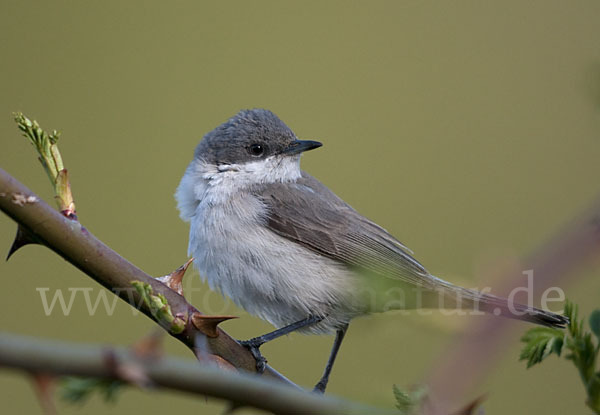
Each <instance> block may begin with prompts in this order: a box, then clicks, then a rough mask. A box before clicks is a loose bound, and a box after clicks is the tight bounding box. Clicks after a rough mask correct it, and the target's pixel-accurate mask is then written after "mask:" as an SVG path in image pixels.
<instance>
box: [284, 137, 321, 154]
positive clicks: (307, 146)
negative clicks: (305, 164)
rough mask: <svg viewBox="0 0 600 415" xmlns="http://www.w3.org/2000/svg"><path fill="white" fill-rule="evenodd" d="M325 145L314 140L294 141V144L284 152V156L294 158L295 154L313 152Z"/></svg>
mask: <svg viewBox="0 0 600 415" xmlns="http://www.w3.org/2000/svg"><path fill="white" fill-rule="evenodd" d="M322 145H323V144H322V143H319V142H318V141H312V140H294V141H292V143H291V144H290V145H289V146H288V148H286V149H285V150H283V154H286V155H288V156H293V155H295V154H300V153H302V152H304V151H308V150H313V149H315V148H319V147H321V146H322Z"/></svg>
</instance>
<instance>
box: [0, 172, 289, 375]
mask: <svg viewBox="0 0 600 415" xmlns="http://www.w3.org/2000/svg"><path fill="white" fill-rule="evenodd" d="M0 210H2V211H3V212H4V213H6V214H7V215H8V216H9V217H11V218H12V219H13V220H14V221H15V222H17V223H18V224H19V226H20V227H21V228H22V229H24V230H25V231H27V232H28V233H29V234H30V235H31V236H32V237H33V238H34V239H35V240H36V241H37V242H39V243H40V244H43V245H45V246H47V247H48V248H50V249H51V250H53V251H54V252H56V253H57V254H58V255H60V256H61V257H63V258H64V259H66V260H67V261H68V262H70V263H71V264H73V265H74V266H75V267H77V268H79V269H80V270H81V271H83V272H84V273H85V274H87V275H88V276H90V277H91V278H92V279H94V280H95V281H96V282H98V283H100V284H101V285H103V286H104V287H106V288H107V289H109V290H111V291H112V292H113V293H114V294H116V295H118V296H119V297H120V298H121V299H123V300H125V301H126V302H127V303H129V304H130V305H131V306H133V307H138V308H139V309H140V310H141V311H142V312H143V313H144V314H146V315H147V316H148V317H149V318H151V319H152V320H154V321H156V322H157V323H159V324H160V321H158V320H157V318H156V317H155V316H154V315H153V313H152V310H151V309H150V308H149V307H148V305H147V304H145V303H144V302H143V301H142V298H141V296H140V295H139V293H138V292H137V291H136V290H135V289H134V287H133V285H132V283H133V282H134V281H140V282H142V283H145V284H149V285H150V286H151V287H152V291H153V292H154V293H155V294H162V295H164V297H165V298H166V300H167V301H168V304H169V306H170V307H171V311H172V314H173V315H174V316H179V317H180V318H182V319H183V320H184V322H185V328H184V330H183V331H182V332H180V333H174V332H173V331H169V330H168V329H167V331H168V332H169V334H171V336H173V337H175V338H176V339H177V340H179V341H181V342H182V343H183V344H185V345H186V346H187V347H188V348H190V349H191V350H192V351H194V352H195V353H196V355H198V353H199V352H201V353H204V354H206V352H207V350H206V349H208V351H209V352H210V353H211V354H214V355H217V356H219V357H221V358H223V359H225V360H226V361H227V362H229V363H230V364H231V365H233V366H234V367H236V368H238V369H243V370H245V371H248V372H255V371H256V363H255V360H254V358H253V357H252V355H251V354H250V352H249V351H248V350H247V349H246V348H244V347H243V346H241V345H240V344H238V343H237V342H236V341H235V340H234V339H233V338H231V337H230V336H229V335H227V333H225V332H224V331H223V330H221V329H220V328H217V333H216V334H217V335H216V336H215V337H208V336H206V335H205V334H204V333H203V332H202V331H200V330H198V329H197V328H196V327H195V326H194V324H193V323H192V321H191V316H192V314H194V313H199V311H198V310H197V309H196V308H195V307H194V306H192V305H191V304H189V303H188V302H187V301H186V299H185V298H184V297H183V296H181V295H179V294H178V293H177V292H175V291H173V290H171V289H170V288H169V287H168V286H167V285H165V284H163V283H162V282H160V281H158V280H156V279H155V278H153V277H152V276H150V275H148V274H146V273H145V272H144V271H142V270H141V269H139V268H137V267H136V266H135V265H133V264H132V263H130V262H129V261H127V260H126V259H124V258H123V257H121V256H120V255H119V254H117V253H116V252H115V251H113V250H112V249H110V248H109V247H108V246H106V245H105V244H104V243H102V242H101V241H100V240H99V239H97V238H96V237H95V236H94V235H92V234H91V233H90V232H89V231H88V230H87V229H86V228H85V227H83V226H82V225H81V224H80V223H79V222H78V221H76V220H71V219H68V218H66V217H65V216H63V215H61V214H60V213H59V212H57V211H56V210H54V209H53V208H52V207H50V206H49V205H48V204H47V203H45V202H44V201H43V200H41V199H40V198H39V197H38V196H37V195H35V194H34V193H33V192H32V191H31V190H29V189H28V188H27V187H26V186H24V185H23V184H21V183H20V182H19V181H17V180H16V179H15V178H13V177H12V176H11V175H10V174H8V173H7V172H6V171H4V170H3V169H1V168H0ZM197 339H202V349H203V350H200V351H199V350H198V348H197V347H196V340H197ZM205 348H206V349H205ZM263 376H266V377H268V378H272V379H277V380H279V381H282V382H284V383H286V384H288V385H294V386H295V384H294V383H293V382H291V381H290V380H288V379H287V378H285V377H284V376H283V375H281V374H280V373H278V372H277V371H276V370H274V369H273V368H271V367H269V366H267V368H266V370H265V372H264V373H263Z"/></svg>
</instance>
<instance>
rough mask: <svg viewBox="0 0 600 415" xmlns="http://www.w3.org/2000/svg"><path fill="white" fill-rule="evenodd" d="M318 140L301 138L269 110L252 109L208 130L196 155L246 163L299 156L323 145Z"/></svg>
mask: <svg viewBox="0 0 600 415" xmlns="http://www.w3.org/2000/svg"><path fill="white" fill-rule="evenodd" d="M320 146H321V143H319V142H317V141H309V140H298V139H297V138H296V135H295V134H294V132H293V131H292V130H291V129H290V128H289V127H288V126H287V125H285V124H284V123H283V121H281V120H280V119H279V117H277V115H275V114H273V113H272V112H271V111H269V110H265V109H252V110H243V111H240V112H238V113H237V114H236V115H235V116H233V117H232V118H230V119H229V120H227V121H226V122H224V123H223V124H221V125H220V126H218V127H217V128H215V129H214V130H212V131H211V132H210V133H208V134H206V135H205V136H204V138H203V139H202V141H200V144H198V147H196V152H195V158H196V159H200V160H202V161H203V162H204V163H207V164H210V165H216V166H229V165H238V166H239V165H243V164H247V163H255V162H259V161H261V160H267V159H269V158H273V157H279V158H284V157H288V156H298V155H299V154H300V153H301V152H303V151H307V150H311V149H313V148H317V147H320Z"/></svg>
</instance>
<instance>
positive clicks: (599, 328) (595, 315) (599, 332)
mask: <svg viewBox="0 0 600 415" xmlns="http://www.w3.org/2000/svg"><path fill="white" fill-rule="evenodd" d="M589 325H590V329H592V333H594V336H596V338H597V339H598V340H600V309H598V310H594V311H592V314H590V319H589Z"/></svg>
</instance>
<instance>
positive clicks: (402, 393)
mask: <svg viewBox="0 0 600 415" xmlns="http://www.w3.org/2000/svg"><path fill="white" fill-rule="evenodd" d="M393 391H394V397H395V398H396V408H398V409H399V410H400V413H401V414H402V415H413V414H416V413H417V410H418V409H419V408H420V407H421V403H422V402H423V400H424V399H425V397H426V396H427V388H426V387H425V386H417V387H415V388H414V389H413V390H410V391H407V390H402V389H400V388H399V387H398V385H393Z"/></svg>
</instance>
